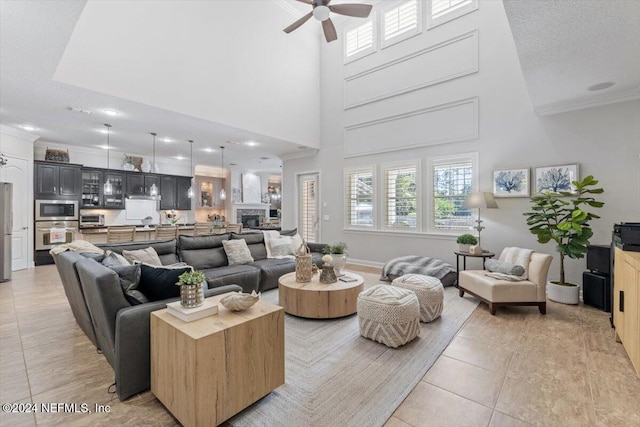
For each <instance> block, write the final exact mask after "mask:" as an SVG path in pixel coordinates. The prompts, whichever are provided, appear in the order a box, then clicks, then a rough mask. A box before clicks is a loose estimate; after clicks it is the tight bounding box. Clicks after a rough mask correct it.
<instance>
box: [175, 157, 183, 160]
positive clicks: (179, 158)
mask: <svg viewBox="0 0 640 427" xmlns="http://www.w3.org/2000/svg"><path fill="white" fill-rule="evenodd" d="M174 159H178V160H184V159H186V157H184V156H175V157H174Z"/></svg>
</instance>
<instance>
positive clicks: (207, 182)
mask: <svg viewBox="0 0 640 427" xmlns="http://www.w3.org/2000/svg"><path fill="white" fill-rule="evenodd" d="M223 187H224V179H222V178H212V177H205V176H197V177H196V190H197V192H196V209H224V200H221V199H220V190H222V188H223Z"/></svg>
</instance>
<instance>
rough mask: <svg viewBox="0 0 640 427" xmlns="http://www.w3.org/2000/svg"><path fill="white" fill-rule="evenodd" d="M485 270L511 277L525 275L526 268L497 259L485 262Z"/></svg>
mask: <svg viewBox="0 0 640 427" xmlns="http://www.w3.org/2000/svg"><path fill="white" fill-rule="evenodd" d="M484 265H485V268H486V269H487V270H489V271H491V272H495V273H501V274H508V275H511V276H522V275H524V267H523V266H521V265H515V264H511V263H508V262H503V261H499V260H497V259H488V260H486V261H485V264H484Z"/></svg>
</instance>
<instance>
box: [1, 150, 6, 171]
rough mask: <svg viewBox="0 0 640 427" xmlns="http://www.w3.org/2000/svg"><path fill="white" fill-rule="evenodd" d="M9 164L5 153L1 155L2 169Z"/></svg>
mask: <svg viewBox="0 0 640 427" xmlns="http://www.w3.org/2000/svg"><path fill="white" fill-rule="evenodd" d="M6 164H7V158H6V157H5V156H4V153H0V168H1V167H3V166H4V165H6Z"/></svg>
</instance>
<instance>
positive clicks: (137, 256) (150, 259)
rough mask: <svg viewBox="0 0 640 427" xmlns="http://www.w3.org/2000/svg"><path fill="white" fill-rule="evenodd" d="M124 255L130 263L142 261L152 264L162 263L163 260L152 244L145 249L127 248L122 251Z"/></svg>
mask: <svg viewBox="0 0 640 427" xmlns="http://www.w3.org/2000/svg"><path fill="white" fill-rule="evenodd" d="M122 256H123V257H124V258H125V259H126V260H127V261H129V262H130V263H133V262H134V261H140V262H144V263H147V264H151V265H162V261H160V257H158V253H157V252H156V250H155V249H153V248H152V247H151V246H149V247H148V248H144V249H135V250H133V251H128V250H126V249H125V250H123V251H122Z"/></svg>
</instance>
